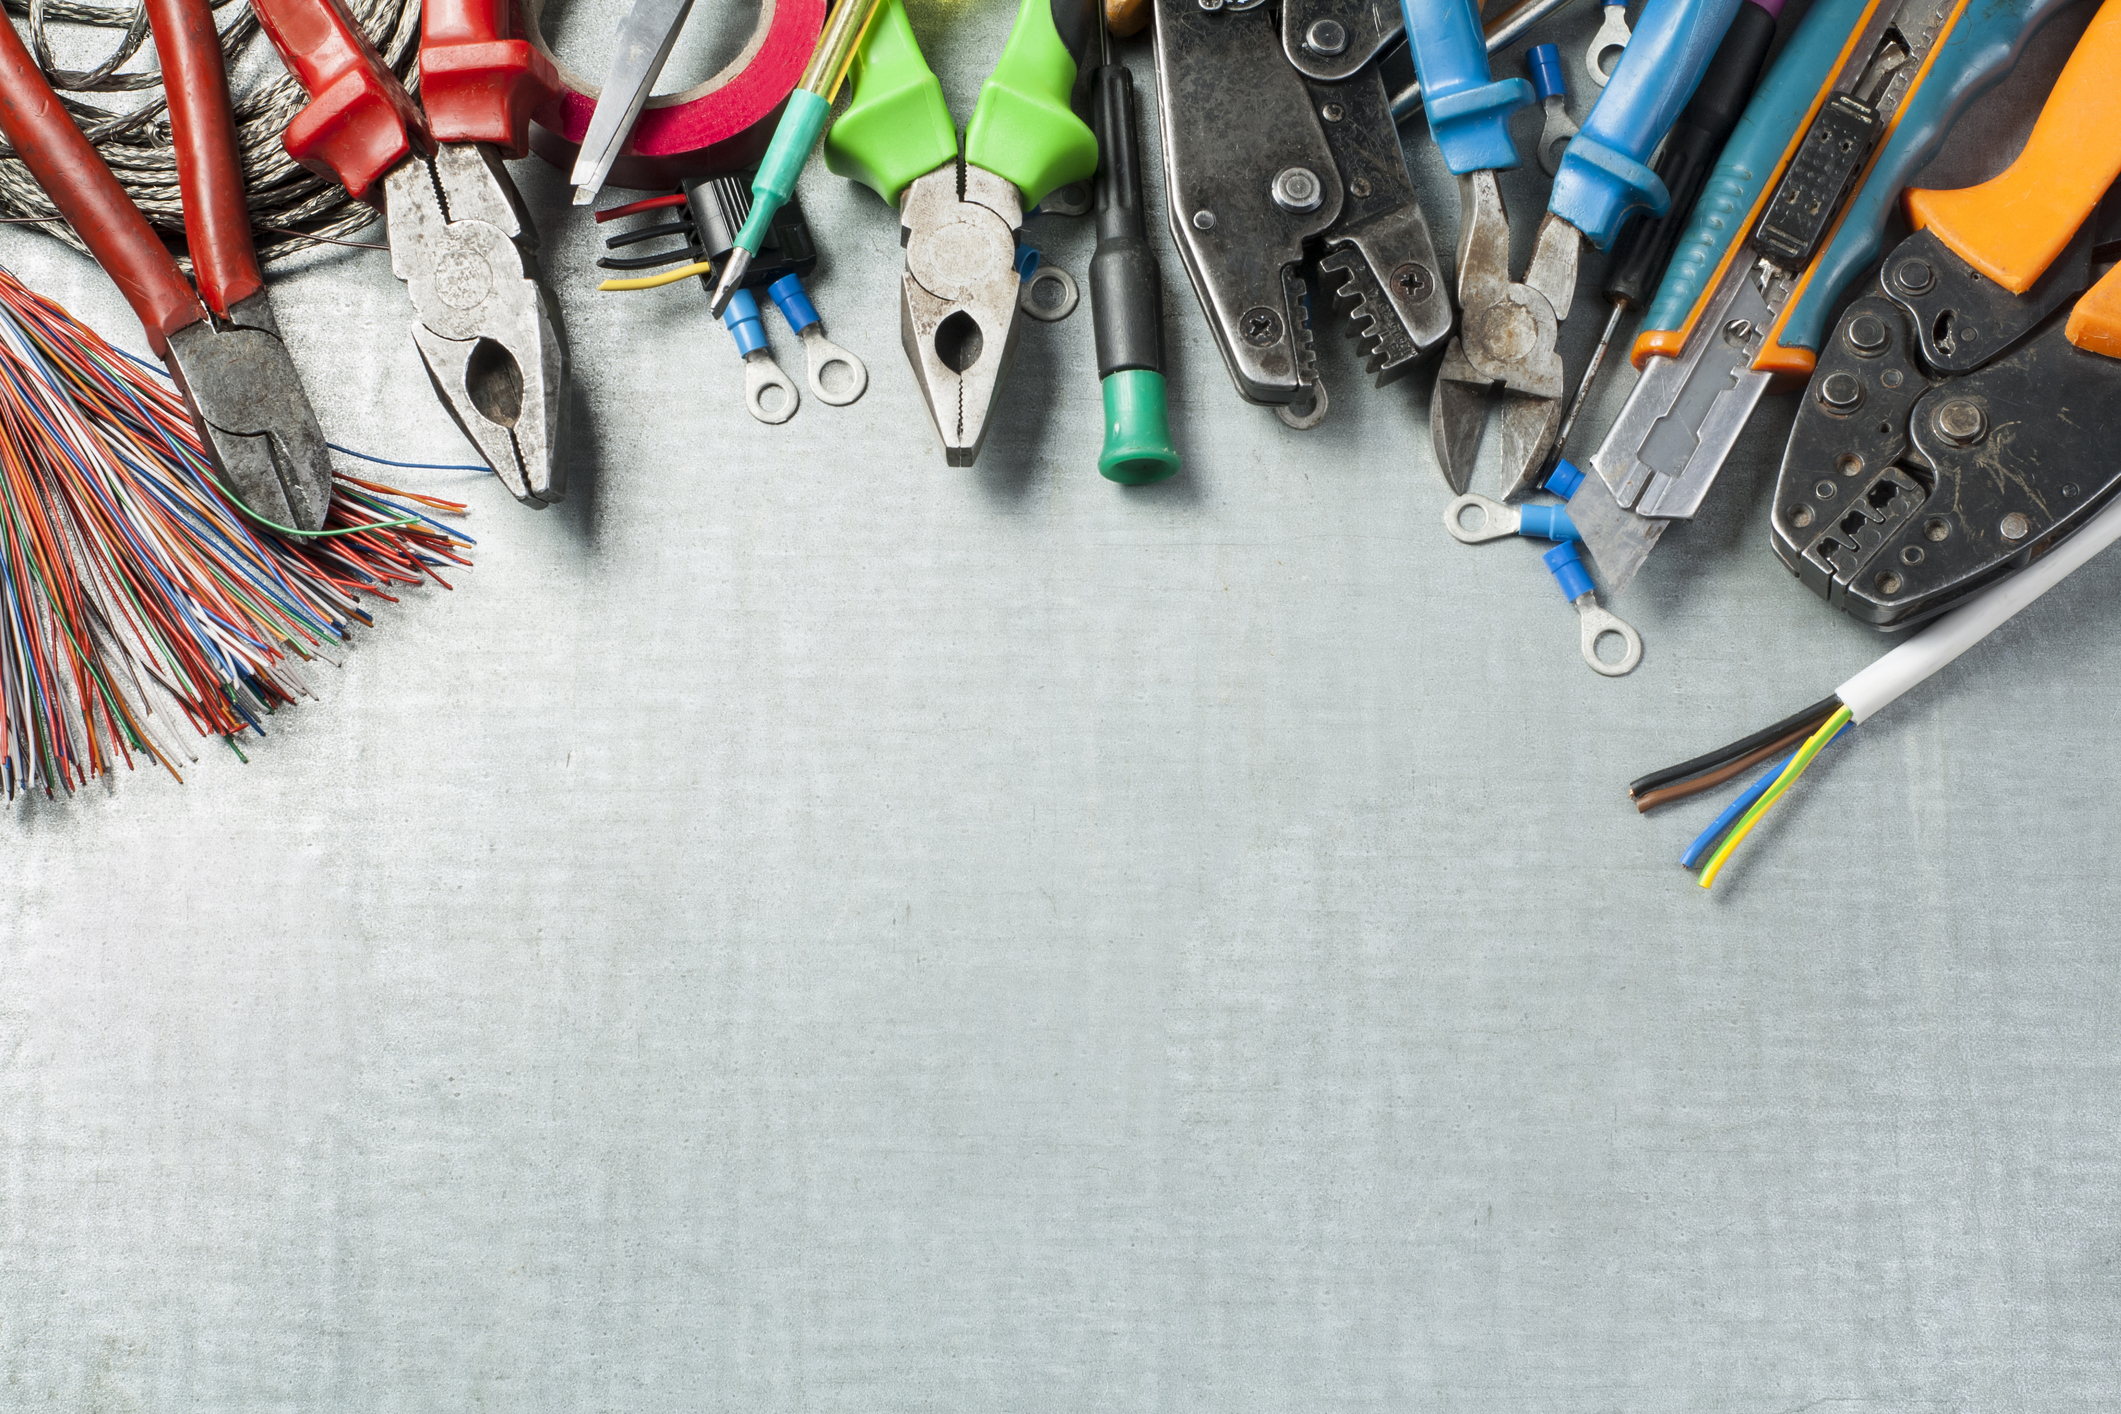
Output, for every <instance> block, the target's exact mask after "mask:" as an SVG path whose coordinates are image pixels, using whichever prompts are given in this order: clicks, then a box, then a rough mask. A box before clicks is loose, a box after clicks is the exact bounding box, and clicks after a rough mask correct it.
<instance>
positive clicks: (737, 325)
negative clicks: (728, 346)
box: [722, 287, 766, 358]
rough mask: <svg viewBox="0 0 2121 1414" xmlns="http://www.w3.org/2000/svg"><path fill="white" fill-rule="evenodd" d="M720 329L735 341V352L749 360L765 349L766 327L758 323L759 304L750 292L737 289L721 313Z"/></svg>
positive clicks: (740, 288)
mask: <svg viewBox="0 0 2121 1414" xmlns="http://www.w3.org/2000/svg"><path fill="white" fill-rule="evenodd" d="M722 327H723V328H724V329H727V330H728V331H729V333H730V336H731V337H732V338H734V339H735V340H736V351H737V352H738V353H739V354H741V355H742V356H744V357H745V358H749V357H750V356H751V355H752V354H754V353H756V352H758V351H759V350H760V349H763V348H765V347H766V326H765V325H764V324H762V323H760V322H759V302H758V301H757V300H756V299H754V298H753V297H752V294H751V291H749V290H747V289H743V288H742V287H739V288H738V290H737V292H736V293H735V294H733V295H731V296H730V297H729V308H727V309H725V310H723V311H722Z"/></svg>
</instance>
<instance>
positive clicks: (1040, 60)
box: [825, 0, 1097, 466]
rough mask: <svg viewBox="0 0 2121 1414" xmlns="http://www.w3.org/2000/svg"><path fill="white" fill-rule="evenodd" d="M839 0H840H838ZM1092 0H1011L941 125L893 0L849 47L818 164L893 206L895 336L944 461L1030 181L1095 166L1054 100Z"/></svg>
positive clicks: (973, 397)
mask: <svg viewBox="0 0 2121 1414" xmlns="http://www.w3.org/2000/svg"><path fill="white" fill-rule="evenodd" d="M842 3H846V0H842ZM1095 3H1096V0H1023V4H1022V8H1021V9H1019V10H1018V11H1017V16H1016V23H1015V25H1014V27H1012V28H1011V29H1010V31H1009V38H1008V40H1007V42H1006V43H1004V45H1003V46H1002V55H1001V58H1000V60H999V61H998V62H997V63H996V64H995V68H994V72H993V74H992V75H991V76H989V78H988V79H987V81H986V82H985V83H984V84H982V85H981V86H980V94H979V102H978V104H977V106H975V107H974V109H973V110H972V121H971V122H970V123H969V124H967V125H966V128H965V148H964V160H963V162H962V163H960V162H959V160H958V144H957V127H956V124H955V123H954V122H953V121H952V120H951V117H950V109H949V107H948V106H947V105H946V104H945V103H944V101H943V89H942V85H941V84H940V83H939V82H937V80H936V77H935V74H934V72H933V71H932V70H930V69H929V67H928V62H927V60H926V59H924V58H923V57H922V56H921V50H920V44H919V42H918V41H917V40H915V39H914V37H913V27H912V26H911V25H910V24H909V23H907V20H906V10H905V6H904V4H903V3H902V0H885V3H884V4H883V5H881V6H880V7H879V8H878V10H877V13H876V16H875V18H874V19H873V20H871V21H870V25H869V31H868V34H867V35H866V36H865V37H864V38H863V40H862V44H861V47H860V48H859V49H858V50H857V51H856V53H855V59H854V95H853V98H852V100H851V102H850V103H849V106H848V108H847V111H846V112H845V113H843V114H842V115H841V116H840V118H839V121H837V122H836V123H834V124H833V125H832V130H831V132H830V133H829V134H828V135H827V137H826V139H825V164H826V166H828V167H829V168H830V169H831V170H832V171H834V172H837V173H839V174H840V175H841V176H844V177H852V178H854V179H855V180H856V181H859V182H862V183H863V184H864V185H866V186H868V187H869V188H870V189H871V190H873V191H875V192H876V194H877V195H878V196H881V197H882V198H884V200H885V201H887V202H890V203H891V204H892V205H894V206H896V207H898V208H899V228H900V229H899V234H900V239H901V240H902V242H903V243H904V245H905V247H906V268H905V274H904V276H903V277H902V278H901V279H900V282H899V315H900V334H901V337H902V338H903V340H904V342H905V345H906V357H907V359H908V360H909V361H910V362H911V363H912V365H913V373H914V377H915V378H916V379H917V380H918V381H919V382H920V385H921V393H922V395H923V396H924V397H925V398H926V399H927V403H928V411H929V413H930V415H931V416H932V417H933V418H934V419H935V427H936V431H937V432H938V433H940V434H941V436H942V439H943V452H944V456H945V457H946V459H947V460H948V461H949V463H950V465H952V466H970V465H972V463H973V461H974V460H975V459H977V458H978V456H979V452H980V446H981V444H982V443H983V442H984V441H985V440H986V437H987V428H988V425H989V421H990V416H991V414H992V412H993V407H994V398H995V394H996V393H997V392H998V391H999V389H1000V387H1001V384H1002V381H1003V379H1004V378H1005V377H1006V376H1007V375H1008V371H1009V364H1010V362H1011V360H1012V359H1013V358H1014V356H1015V353H1016V337H1017V332H1018V329H1019V327H1020V323H1021V318H1022V306H1021V304H1020V303H1019V294H1020V289H1021V285H1022V277H1021V275H1020V274H1019V273H1018V266H1017V237H1018V234H1019V232H1020V231H1021V229H1022V227H1023V224H1024V213H1025V212H1026V211H1028V210H1030V209H1031V208H1033V207H1035V206H1037V205H1038V203H1039V202H1040V201H1041V200H1043V199H1044V198H1045V196H1046V194H1047V193H1048V192H1050V191H1052V190H1054V189H1055V188H1056V187H1061V186H1066V185H1067V184H1068V183H1070V182H1080V181H1085V180H1087V179H1088V178H1089V177H1090V176H1091V175H1092V174H1093V173H1095V172H1096V170H1097V138H1096V135H1095V134H1093V133H1092V132H1091V131H1090V129H1089V127H1088V125H1086V124H1085V123H1084V122H1083V121H1082V119H1080V118H1078V117H1076V116H1075V114H1074V112H1073V111H1072V110H1071V109H1070V107H1069V103H1068V100H1069V96H1070V94H1071V92H1072V91H1073V89H1074V87H1075V77H1076V67H1077V64H1078V62H1079V61H1080V59H1081V57H1082V54H1083V52H1084V51H1085V49H1087V48H1088V46H1089V43H1090V41H1091V39H1092V38H1093V37H1094V36H1095V35H1096V32H1097V31H1096V24H1097V12H1096V10H1094V9H1093V8H1092V5H1094V4H1095Z"/></svg>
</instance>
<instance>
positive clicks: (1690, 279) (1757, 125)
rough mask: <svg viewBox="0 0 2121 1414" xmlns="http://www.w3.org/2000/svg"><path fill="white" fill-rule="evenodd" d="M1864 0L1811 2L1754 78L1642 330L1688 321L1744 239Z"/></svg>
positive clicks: (1868, 1) (1865, 3) (1667, 328)
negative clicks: (1748, 97) (1748, 99)
mask: <svg viewBox="0 0 2121 1414" xmlns="http://www.w3.org/2000/svg"><path fill="white" fill-rule="evenodd" d="M1870 4H1871V0H1815V3H1814V4H1813V5H1812V8H1811V9H1809V10H1807V11H1805V12H1804V19H1803V21H1802V22H1801V23H1800V24H1799V25H1798V26H1797V32H1796V33H1795V34H1793V35H1791V36H1790V40H1789V43H1787V44H1785V45H1784V46H1783V47H1782V54H1781V55H1780V57H1778V58H1777V59H1776V60H1775V63H1774V66H1773V67H1772V68H1770V69H1769V70H1768V73H1767V77H1766V78H1765V79H1763V80H1761V83H1760V87H1759V89H1758V90H1756V91H1755V92H1754V94H1753V101H1752V102H1750V103H1748V104H1747V105H1746V107H1745V116H1744V117H1742V118H1740V119H1739V120H1738V126H1737V127H1736V128H1735V129H1734V130H1732V133H1731V140H1730V141H1729V142H1727V143H1725V144H1724V145H1723V155H1722V156H1720V157H1718V158H1717V159H1716V170H1715V171H1713V172H1711V173H1710V174H1709V180H1708V184H1707V185H1706V186H1704V187H1703V188H1702V189H1701V199H1700V200H1699V201H1697V202H1695V203H1694V210H1693V214H1692V215H1690V216H1689V217H1688V218H1687V225H1686V230H1685V232H1684V233H1682V234H1681V235H1680V237H1679V244H1678V245H1677V246H1675V247H1673V250H1672V263H1671V265H1670V266H1669V267H1667V268H1666V270H1665V274H1664V283H1663V284H1661V285H1659V286H1658V287H1657V298H1656V299H1655V300H1653V301H1651V303H1650V309H1649V313H1647V314H1645V315H1644V316H1643V319H1642V327H1643V329H1644V331H1649V330H1653V329H1654V330H1665V331H1675V330H1678V329H1680V328H1682V327H1684V325H1685V324H1686V322H1687V319H1688V318H1689V317H1690V316H1691V315H1692V313H1693V310H1694V306H1695V304H1696V303H1697V302H1699V301H1700V299H1701V297H1702V296H1703V295H1704V294H1705V293H1707V291H1708V282H1709V281H1710V280H1711V279H1712V278H1714V276H1715V274H1716V271H1717V269H1718V268H1719V267H1720V266H1721V265H1722V264H1723V257H1724V255H1725V254H1726V253H1727V252H1728V251H1729V250H1730V249H1731V247H1733V246H1735V245H1737V244H1738V243H1739V242H1740V241H1742V240H1744V239H1745V238H1746V235H1747V234H1748V231H1749V229H1750V225H1751V223H1750V220H1749V219H1748V218H1750V217H1751V215H1752V213H1753V208H1754V206H1755V205H1757V204H1758V203H1759V201H1760V197H1761V193H1762V192H1763V191H1764V190H1765V189H1766V186H1767V183H1768V179H1769V178H1771V177H1773V176H1774V175H1775V172H1776V169H1777V168H1778V167H1779V166H1780V165H1781V163H1782V155H1783V154H1784V153H1785V152H1787V151H1788V150H1789V145H1790V142H1791V140H1792V139H1793V138H1795V137H1797V136H1798V134H1799V130H1800V129H1801V128H1802V127H1803V125H1804V121H1805V115H1806V114H1807V113H1809V112H1811V110H1812V104H1813V100H1815V99H1817V98H1818V97H1819V95H1820V91H1821V90H1822V89H1824V88H1825V87H1826V84H1827V81H1828V80H1829V79H1831V78H1832V77H1833V76H1834V71H1835V69H1836V68H1837V67H1838V66H1839V63H1840V59H1841V50H1842V48H1843V47H1844V46H1845V45H1846V44H1847V43H1848V38H1849V35H1851V34H1852V33H1854V32H1855V29H1856V26H1857V25H1859V24H1861V23H1862V22H1863V16H1864V11H1865V10H1866V9H1868V8H1869V6H1870Z"/></svg>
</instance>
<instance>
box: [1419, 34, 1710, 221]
mask: <svg viewBox="0 0 2121 1414" xmlns="http://www.w3.org/2000/svg"><path fill="white" fill-rule="evenodd" d="M1743 3H1744V0H1649V3H1648V4H1647V5H1645V6H1644V7H1643V11H1642V18H1641V19H1639V20H1637V21H1636V22H1635V33H1634V37H1633V38H1631V39H1629V40H1628V45H1627V48H1625V49H1623V50H1622V51H1621V53H1620V64H1619V66H1618V67H1617V68H1616V69H1614V71H1613V77H1612V80H1611V81H1610V82H1608V83H1607V84H1606V86H1605V91H1604V92H1603V93H1601V94H1599V95H1598V101H1597V102H1596V103H1594V104H1592V105H1591V115H1590V116H1589V117H1588V118H1585V119H1584V120H1583V130H1582V131H1581V132H1579V133H1577V134H1576V136H1575V137H1573V138H1571V139H1570V140H1569V145H1568V148H1567V149H1566V150H1565V151H1564V152H1563V153H1562V155H1561V168H1560V170H1559V171H1557V172H1556V173H1555V174H1554V191H1553V194H1552V196H1551V197H1550V198H1549V199H1548V201H1547V210H1549V211H1551V212H1553V213H1554V214H1555V215H1556V216H1559V217H1560V218H1561V219H1562V220H1564V221H1566V222H1568V223H1569V224H1570V225H1571V226H1574V227H1575V228H1576V229H1577V230H1579V231H1581V232H1583V235H1584V239H1586V240H1588V241H1589V242H1590V243H1591V244H1592V245H1595V246H1597V247H1598V248H1599V249H1600V250H1604V249H1606V248H1607V247H1609V246H1611V245H1612V244H1613V238H1614V237H1615V236H1617V235H1619V234H1620V228H1621V226H1623V225H1624V224H1626V222H1627V219H1628V217H1630V216H1632V215H1634V214H1635V213H1636V212H1638V211H1647V212H1648V213H1649V214H1650V215H1652V216H1662V215H1664V213H1665V212H1666V211H1667V210H1668V209H1670V207H1671V204H1672V197H1671V194H1670V193H1669V192H1667V191H1666V190H1665V189H1664V183H1663V182H1662V181H1660V180H1659V179H1658V176H1657V174H1656V173H1655V172H1653V171H1651V170H1650V168H1649V166H1648V163H1649V160H1650V154H1651V153H1652V152H1655V151H1656V150H1657V144H1658V143H1660V142H1662V141H1664V135H1665V134H1666V133H1667V132H1670V131H1671V128H1672V124H1673V122H1675V121H1676V120H1677V119H1678V117H1679V110H1680V109H1682V108H1684V107H1686V105H1687V100H1688V99H1690V98H1692V97H1693V96H1694V89H1695V88H1696V87H1697V86H1698V85H1699V84H1700V83H1701V76H1702V75H1703V74H1704V73H1706V72H1707V71H1708V67H1709V60H1710V59H1712V58H1714V57H1715V55H1716V46H1717V45H1719V44H1721V43H1723V32H1724V31H1725V30H1727V29H1729V28H1730V27H1731V17H1732V16H1734V15H1736V14H1737V13H1738V7H1739V5H1741V4H1743ZM1423 91H1424V92H1426V91H1427V89H1426V88H1424V90H1423Z"/></svg>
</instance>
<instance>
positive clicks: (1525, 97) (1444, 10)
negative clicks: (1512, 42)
mask: <svg viewBox="0 0 2121 1414" xmlns="http://www.w3.org/2000/svg"><path fill="white" fill-rule="evenodd" d="M1400 9H1401V11H1402V12H1403V13H1404V14H1405V16H1406V22H1407V38H1408V40H1409V42H1410V43H1411V44H1412V46H1413V50H1414V71H1415V73H1416V75H1417V76H1418V77H1419V78H1420V79H1421V100H1422V106H1423V107H1424V108H1425V109H1427V110H1428V115H1429V131H1430V132H1431V133H1433V134H1434V135H1435V137H1436V146H1437V147H1438V148H1440V149H1441V150H1442V152H1443V160H1444V165H1445V166H1446V167H1449V168H1450V169H1451V171H1452V172H1453V173H1454V174H1456V175H1458V176H1464V175H1465V174H1466V173H1468V172H1481V171H1489V170H1493V171H1508V170H1510V169H1511V168H1513V167H1515V166H1517V144H1516V143H1514V142H1512V141H1510V115H1511V114H1512V113H1515V112H1516V111H1517V110H1518V109H1520V108H1524V107H1527V106H1529V105H1530V104H1531V102H1532V86H1531V85H1530V84H1528V83H1526V82H1525V81H1524V80H1523V79H1501V80H1497V79H1494V78H1493V77H1491V76H1490V74H1489V72H1488V41H1487V36H1486V35H1485V34H1483V33H1482V32H1481V28H1480V11H1479V8H1478V6H1477V5H1476V4H1475V3H1474V0H1400Z"/></svg>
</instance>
